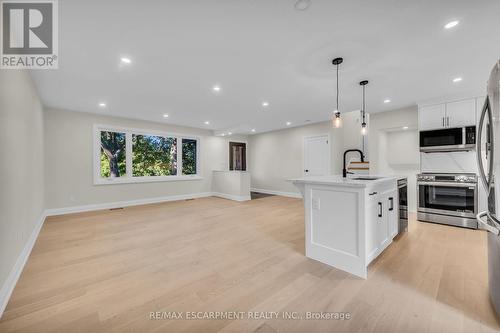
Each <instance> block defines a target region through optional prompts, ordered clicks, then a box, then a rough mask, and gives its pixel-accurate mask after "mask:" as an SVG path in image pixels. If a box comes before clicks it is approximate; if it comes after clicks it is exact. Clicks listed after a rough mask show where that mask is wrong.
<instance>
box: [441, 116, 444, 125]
mask: <svg viewBox="0 0 500 333" xmlns="http://www.w3.org/2000/svg"><path fill="white" fill-rule="evenodd" d="M441 120H442V121H443V127H444V117H443V118H441Z"/></svg>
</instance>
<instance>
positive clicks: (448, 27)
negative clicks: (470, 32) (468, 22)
mask: <svg viewBox="0 0 500 333" xmlns="http://www.w3.org/2000/svg"><path fill="white" fill-rule="evenodd" d="M459 23H460V21H451V22H448V23H446V24H445V25H444V28H445V29H451V28H453V27H456V26H457V25H458V24H459Z"/></svg>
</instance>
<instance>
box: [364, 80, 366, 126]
mask: <svg viewBox="0 0 500 333" xmlns="http://www.w3.org/2000/svg"><path fill="white" fill-rule="evenodd" d="M365 110H366V109H365V86H364V85H363V124H366V122H365V114H366V111H365Z"/></svg>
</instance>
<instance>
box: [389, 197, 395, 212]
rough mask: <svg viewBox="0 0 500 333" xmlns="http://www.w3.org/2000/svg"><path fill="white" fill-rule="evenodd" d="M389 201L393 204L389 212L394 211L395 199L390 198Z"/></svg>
mask: <svg viewBox="0 0 500 333" xmlns="http://www.w3.org/2000/svg"><path fill="white" fill-rule="evenodd" d="M389 201H390V202H391V206H390V207H389V211H391V210H394V198H393V197H390V198H389Z"/></svg>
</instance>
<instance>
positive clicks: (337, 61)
mask: <svg viewBox="0 0 500 333" xmlns="http://www.w3.org/2000/svg"><path fill="white" fill-rule="evenodd" d="M343 61H344V59H342V58H335V59H333V60H332V64H334V65H335V66H337V108H336V109H335V111H333V116H334V117H333V119H332V121H333V126H334V127H335V128H340V127H342V118H340V110H339V65H340V64H341V63H342V62H343Z"/></svg>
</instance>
